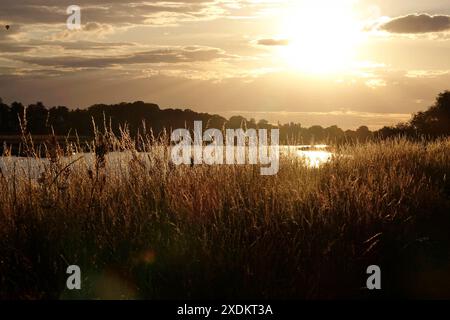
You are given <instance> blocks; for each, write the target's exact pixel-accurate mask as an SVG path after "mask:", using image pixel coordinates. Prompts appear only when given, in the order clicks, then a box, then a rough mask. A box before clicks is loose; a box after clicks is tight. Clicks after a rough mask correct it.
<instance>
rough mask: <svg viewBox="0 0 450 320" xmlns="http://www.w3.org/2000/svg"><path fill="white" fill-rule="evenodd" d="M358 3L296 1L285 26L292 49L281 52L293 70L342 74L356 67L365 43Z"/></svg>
mask: <svg viewBox="0 0 450 320" xmlns="http://www.w3.org/2000/svg"><path fill="white" fill-rule="evenodd" d="M354 4H355V0H314V1H296V5H295V6H294V7H290V10H288V11H289V12H288V13H286V16H285V17H284V19H283V22H282V23H281V25H282V27H281V35H280V36H281V37H283V38H285V39H287V40H288V41H289V45H287V46H284V47H280V48H279V49H278V51H279V54H280V56H281V58H282V59H283V60H284V61H285V62H286V64H287V65H288V66H289V67H290V68H295V69H296V70H299V71H302V72H307V73H319V74H323V73H340V72H343V71H346V70H348V69H350V68H351V67H352V64H353V63H354V59H355V53H356V49H357V46H358V44H359V43H360V41H361V40H362V30H361V24H360V22H359V21H358V19H357V16H356V12H355V10H354Z"/></svg>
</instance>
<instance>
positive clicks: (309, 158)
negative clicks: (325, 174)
mask: <svg viewBox="0 0 450 320" xmlns="http://www.w3.org/2000/svg"><path fill="white" fill-rule="evenodd" d="M297 154H298V155H299V156H300V157H301V158H303V159H304V160H305V162H306V164H307V166H308V167H310V168H319V167H320V166H321V165H323V164H325V163H327V162H328V161H330V160H331V157H332V156H333V154H332V153H331V152H328V151H324V150H312V151H302V150H299V151H297Z"/></svg>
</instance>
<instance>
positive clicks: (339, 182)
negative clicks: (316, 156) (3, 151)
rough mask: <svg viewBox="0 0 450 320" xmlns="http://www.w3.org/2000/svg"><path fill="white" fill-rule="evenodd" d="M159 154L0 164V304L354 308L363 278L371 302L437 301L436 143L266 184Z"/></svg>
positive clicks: (442, 181)
mask: <svg viewBox="0 0 450 320" xmlns="http://www.w3.org/2000/svg"><path fill="white" fill-rule="evenodd" d="M165 140H166V139H164V138H163V139H155V138H154V137H153V136H152V135H151V134H148V135H147V134H144V135H142V136H140V137H139V138H138V139H136V140H134V139H131V138H130V136H129V135H127V134H126V132H122V135H121V136H120V137H116V136H114V135H113V134H111V133H106V134H101V135H100V134H99V135H98V136H97V137H96V139H95V141H93V142H92V144H91V145H90V150H91V154H89V155H86V154H83V153H80V152H79V150H82V148H80V146H78V147H77V146H76V145H75V146H74V145H69V146H67V147H65V148H63V147H59V146H58V145H57V143H56V145H54V146H49V147H48V148H47V159H46V160H38V159H31V160H30V159H28V160H26V159H24V160H22V162H23V163H22V165H18V164H17V163H18V160H17V159H13V158H12V157H9V156H7V157H4V158H3V159H2V160H0V161H2V162H3V166H2V168H3V169H2V173H0V219H1V220H0V221H1V222H0V238H1V242H0V298H6V299H11V298H13V299H14V298H20V299H39V298H52V299H56V298H94V299H109V298H119V299H162V298H217V297H219V298H307V299H314V298H326V299H328V298H365V297H370V296H372V295H373V293H372V292H369V291H368V290H367V289H366V288H365V285H366V278H367V276H368V275H366V273H365V272H366V268H367V267H368V266H369V265H372V264H376V265H379V266H380V267H381V270H382V286H383V290H382V291H381V293H378V295H382V296H385V297H439V298H442V297H446V298H450V287H449V286H448V283H450V254H449V252H450V235H449V234H450V233H449V227H450V210H449V209H450V183H449V173H450V139H446V140H440V141H436V142H429V143H426V142H423V143H413V142H409V141H407V140H405V139H396V140H390V141H380V142H371V143H367V144H361V145H356V146H342V147H340V149H339V150H338V151H337V153H336V156H335V157H334V159H333V160H332V161H331V162H330V163H327V164H325V165H323V166H321V167H320V168H308V167H307V166H306V165H305V162H304V160H302V159H301V158H295V157H282V159H281V163H280V172H279V173H278V175H276V176H260V175H259V167H255V166H250V165H244V166H206V165H205V166H194V167H190V166H180V167H174V166H172V165H171V164H170V161H169V155H168V153H167V150H166V148H165V144H164V142H163V141H165ZM137 146H139V148H138V147H137ZM137 148H138V149H139V150H141V151H142V150H144V151H147V152H145V153H142V152H137ZM111 151H122V152H123V153H121V154H120V156H119V155H117V154H115V153H114V154H110V152H111ZM36 163H39V165H38V167H39V168H38V169H36V166H37V165H36ZM72 264H76V265H79V266H80V267H81V270H82V290H80V291H69V290H67V289H66V278H67V276H68V275H67V274H66V268H67V266H68V265H72Z"/></svg>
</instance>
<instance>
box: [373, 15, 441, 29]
mask: <svg viewBox="0 0 450 320" xmlns="http://www.w3.org/2000/svg"><path fill="white" fill-rule="evenodd" d="M381 29H382V30H385V31H388V32H391V33H429V32H442V31H446V30H450V16H445V15H435V16H430V15H428V14H411V15H407V16H403V17H398V18H394V19H392V20H391V21H389V22H387V23H385V24H383V25H382V26H381Z"/></svg>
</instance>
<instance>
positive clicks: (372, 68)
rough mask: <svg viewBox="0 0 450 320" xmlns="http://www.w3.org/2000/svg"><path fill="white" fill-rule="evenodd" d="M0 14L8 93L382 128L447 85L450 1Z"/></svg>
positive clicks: (150, 4) (56, 101) (6, 96)
mask: <svg viewBox="0 0 450 320" xmlns="http://www.w3.org/2000/svg"><path fill="white" fill-rule="evenodd" d="M73 4H75V5H78V6H80V7H81V9H82V12H81V14H82V16H81V22H82V29H81V30H78V31H77V30H74V31H70V30H68V29H67V27H66V20H67V17H68V15H67V14H66V8H67V7H68V6H69V5H73ZM0 25H3V26H2V27H1V28H0V97H2V98H3V100H4V101H6V102H12V101H14V100H17V101H21V102H23V103H32V102H36V101H42V102H44V103H45V104H46V105H48V106H53V105H66V106H68V107H80V108H84V107H88V106H89V105H92V104H94V103H116V102H121V101H135V100H143V101H146V102H154V103H157V104H159V105H160V106H161V107H162V108H166V107H172V108H190V109H193V110H195V111H202V112H211V113H219V114H221V115H224V116H227V117H229V116H231V115H235V114H240V115H243V116H245V117H247V118H256V119H261V118H264V119H267V120H269V121H271V122H274V123H276V122H277V121H280V122H283V123H284V122H289V121H295V122H301V123H302V124H303V125H304V126H310V125H313V124H319V125H323V126H328V125H333V124H337V125H339V126H340V127H343V128H355V127H358V126H360V125H363V124H365V125H368V126H369V127H370V128H373V129H374V128H379V127H381V126H383V125H390V124H395V123H398V122H400V121H404V120H407V119H408V118H409V117H410V115H411V113H413V112H417V111H418V110H424V109H426V108H427V107H428V106H429V105H430V104H432V103H433V100H434V98H435V97H436V96H437V94H438V93H439V92H441V91H443V90H445V89H450V1H449V0H395V1H392V0H389V1H388V0H359V1H358V0H305V1H302V0H295V1H292V0H280V1H275V0H236V1H233V0H210V1H206V0H189V1H186V0H185V1H183V0H178V1H171V0H166V1H144V0H143V1H140V0H134V1H126V0H70V1H68V0H1V1H0ZM5 25H10V26H11V27H10V29H9V30H7V29H6V28H5V27H4V26H5Z"/></svg>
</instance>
